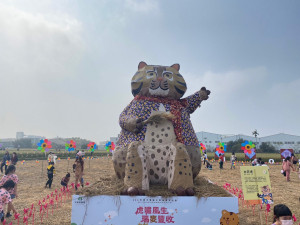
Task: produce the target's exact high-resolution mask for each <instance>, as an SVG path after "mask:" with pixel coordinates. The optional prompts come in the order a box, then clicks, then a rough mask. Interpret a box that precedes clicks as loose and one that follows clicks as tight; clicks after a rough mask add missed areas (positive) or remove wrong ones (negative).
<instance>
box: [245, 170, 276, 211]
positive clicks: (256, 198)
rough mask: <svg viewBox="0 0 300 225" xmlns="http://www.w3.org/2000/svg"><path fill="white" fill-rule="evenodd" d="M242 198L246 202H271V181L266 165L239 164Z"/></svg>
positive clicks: (251, 203)
mask: <svg viewBox="0 0 300 225" xmlns="http://www.w3.org/2000/svg"><path fill="white" fill-rule="evenodd" d="M240 170H241V178H242V185H243V193H244V200H245V201H246V203H247V204H250V205H255V204H261V203H262V204H272V203H273V196H272V192H271V182H270V174H269V168H268V167H267V166H241V167H240Z"/></svg>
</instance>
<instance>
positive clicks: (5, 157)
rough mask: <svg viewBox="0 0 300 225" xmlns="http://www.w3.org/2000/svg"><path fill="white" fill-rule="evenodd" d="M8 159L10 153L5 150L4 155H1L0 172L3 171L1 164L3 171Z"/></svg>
mask: <svg viewBox="0 0 300 225" xmlns="http://www.w3.org/2000/svg"><path fill="white" fill-rule="evenodd" d="M9 161H10V155H9V152H8V151H6V152H5V155H4V156H3V159H2V163H1V173H3V166H4V167H5V171H6V169H7V164H8V162H9Z"/></svg>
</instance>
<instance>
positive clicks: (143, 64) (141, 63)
mask: <svg viewBox="0 0 300 225" xmlns="http://www.w3.org/2000/svg"><path fill="white" fill-rule="evenodd" d="M145 66H147V63H145V62H143V61H141V62H140V63H139V65H138V69H139V70H140V69H143V68H144V67H145Z"/></svg>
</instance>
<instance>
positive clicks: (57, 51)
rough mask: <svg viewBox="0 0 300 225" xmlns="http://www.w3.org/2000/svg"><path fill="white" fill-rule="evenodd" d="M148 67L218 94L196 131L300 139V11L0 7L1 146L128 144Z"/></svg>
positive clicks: (168, 1)
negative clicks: (125, 122)
mask: <svg viewBox="0 0 300 225" xmlns="http://www.w3.org/2000/svg"><path fill="white" fill-rule="evenodd" d="M141 60H144V61H146V62H147V63H149V64H158V65H172V64H173V63H180V65H181V70H180V72H181V74H182V75H183V76H184V78H185V80H186V82H187V85H188V91H187V93H186V94H185V96H188V95H189V94H192V93H194V92H195V91H198V90H199V89H200V88H201V87H202V86H205V87H207V88H208V89H209V90H211V91H212V94H211V97H210V99H209V100H208V101H207V102H203V103H202V107H201V108H199V109H198V110H197V111H196V112H195V113H194V114H193V115H192V116H191V119H192V122H193V125H194V128H195V130H196V131H207V132H216V133H222V134H236V133H243V134H247V135H251V133H252V131H253V130H254V129H257V130H258V132H259V133H260V135H261V136H264V135H270V134H274V133H279V132H284V133H289V134H295V135H300V118H299V115H300V90H299V89H300V88H299V87H300V1H298V0H294V1H293V0H291V1H281V0H280V1H275V0H269V1H268V0H266V1H261V0H257V1H240V0H236V1H223V0H220V1H210V0H207V1H200V0H199V1H197V0H193V1H191V0H185V1H179V0H178V1H175V0H160V1H159V0H94V1H92V0H90V1H74V0H60V1H53V0H43V1H41V0H30V1H29V0H1V2H0V78H1V79H0V137H1V138H7V137H15V133H16V131H24V132H25V134H34V135H43V136H46V137H48V138H51V137H55V136H62V137H74V136H76V137H78V136H80V137H82V138H88V139H92V140H94V141H101V140H105V139H107V138H109V137H110V136H117V134H118V133H119V131H120V127H119V125H118V117H119V114H120V113H121V112H122V110H123V109H124V107H125V106H126V105H127V104H128V103H129V102H130V101H131V100H132V98H133V96H132V95H131V89H130V80H131V77H132V76H133V74H134V73H135V72H136V70H137V65H138V63H139V62H140V61H141Z"/></svg>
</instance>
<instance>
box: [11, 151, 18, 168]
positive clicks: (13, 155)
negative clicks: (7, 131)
mask: <svg viewBox="0 0 300 225" xmlns="http://www.w3.org/2000/svg"><path fill="white" fill-rule="evenodd" d="M18 160H19V159H18V156H17V153H15V152H13V154H12V157H11V164H12V165H17V162H18Z"/></svg>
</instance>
